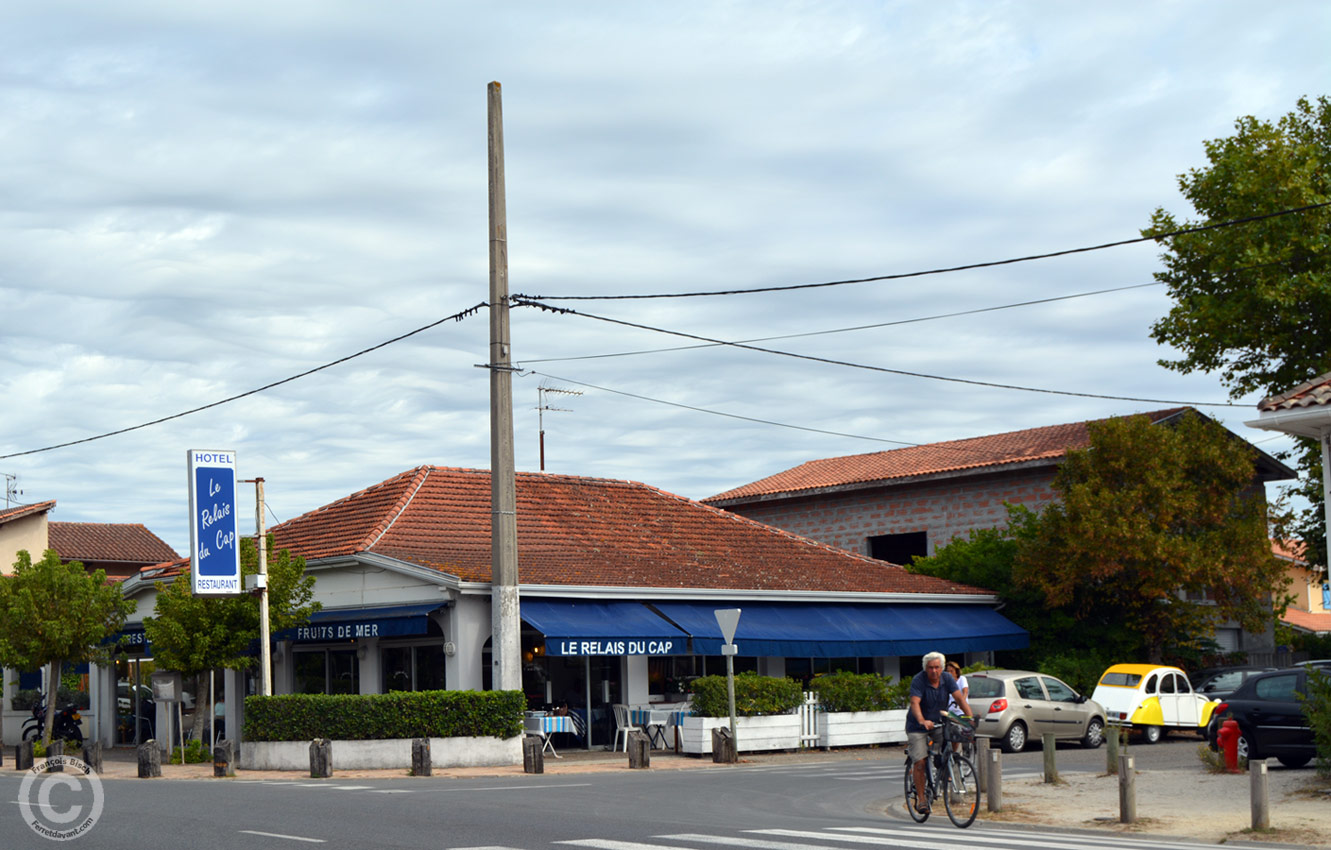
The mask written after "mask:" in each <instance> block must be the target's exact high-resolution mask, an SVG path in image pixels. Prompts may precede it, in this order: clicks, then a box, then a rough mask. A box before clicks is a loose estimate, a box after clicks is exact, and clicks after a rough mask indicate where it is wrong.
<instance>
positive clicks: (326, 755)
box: [310, 738, 333, 779]
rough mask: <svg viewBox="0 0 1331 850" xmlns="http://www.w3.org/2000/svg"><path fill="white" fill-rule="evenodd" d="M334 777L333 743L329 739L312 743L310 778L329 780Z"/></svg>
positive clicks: (320, 739) (321, 739) (318, 739)
mask: <svg viewBox="0 0 1331 850" xmlns="http://www.w3.org/2000/svg"><path fill="white" fill-rule="evenodd" d="M332 775H333V742H332V741H331V740H329V739H328V738H315V739H314V740H313V741H310V778H311V779H329V778H330V777H332Z"/></svg>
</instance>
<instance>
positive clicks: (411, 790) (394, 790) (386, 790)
mask: <svg viewBox="0 0 1331 850" xmlns="http://www.w3.org/2000/svg"><path fill="white" fill-rule="evenodd" d="M370 793H371V794H415V793H416V789H414V788H376V789H374V790H373V791H371V792H370Z"/></svg>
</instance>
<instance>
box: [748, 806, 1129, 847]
mask: <svg viewBox="0 0 1331 850" xmlns="http://www.w3.org/2000/svg"><path fill="white" fill-rule="evenodd" d="M938 814H939V815H942V812H938ZM944 817H946V816H945V815H944ZM942 822H943V823H944V824H946V823H947V821H946V820H944V821H942ZM902 827H903V828H902V829H901V830H900V831H898V830H890V831H889V830H883V831H882V835H881V837H877V836H873V837H871V836H867V835H864V836H858V835H846V836H840V837H838V836H836V835H827V834H825V833H810V832H802V831H800V830H794V829H755V830H749V831H750V832H757V833H760V834H762V835H790V836H795V837H802V836H811V835H817V836H820V837H824V838H830V839H832V840H833V841H847V842H852V843H856V844H873V845H876V846H879V847H882V846H887V847H903V846H910V847H934V846H937V839H938V830H937V829H933V828H931V827H915V828H912V827H909V826H906V825H905V824H902ZM925 830H927V832H925ZM903 834H905V835H917V836H919V838H920V840H919V841H909V840H907V839H903V838H902V835H903ZM1108 838H1110V839H1111V841H1110V842H1109V843H1110V844H1112V845H1114V846H1121V842H1119V841H1117V840H1116V839H1117V836H1108ZM957 840H958V841H960V842H961V843H963V844H981V845H988V844H1000V845H1007V846H1011V845H1013V844H1021V845H1023V846H1029V845H1031V844H1032V843H1033V842H1038V844H1037V845H1036V846H1038V847H1040V848H1042V850H1088V849H1089V848H1095V847H1103V846H1104V845H1105V841H1104V839H1100V838H1098V837H1097V838H1092V839H1085V838H1083V839H1080V840H1077V839H1073V840H1071V841H1067V840H1060V839H1059V838H1055V837H1052V836H1044V837H1043V838H1035V837H1032V836H1023V837H1017V836H1010V835H1009V834H1008V833H1007V831H1006V830H1005V831H1003V832H1001V833H1000V832H990V833H979V832H969V831H968V832H966V834H965V837H964V838H963V837H961V836H957Z"/></svg>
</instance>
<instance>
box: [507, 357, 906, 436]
mask: <svg viewBox="0 0 1331 850" xmlns="http://www.w3.org/2000/svg"><path fill="white" fill-rule="evenodd" d="M523 374H527V375H540V376H541V377H542V378H549V379H551V380H552V381H563V382H564V383H566V384H577V385H578V386H580V387H587V388H589V389H593V390H600V391H601V392H604V393H614V394H615V395H622V396H627V397H628V398H636V399H638V400H640V401H650V402H652V403H653V404H666V405H669V406H671V407H678V408H682V409H684V410H692V411H694V412H695V413H708V414H711V415H712V416H724V417H726V418H727V419H740V420H743V421H745V422H754V423H757V424H759V425H775V426H777V427H779V428H792V429H794V430H796V431H808V432H810V433H813V434H827V435H829V436H832V437H850V438H851V439H854V440H872V441H874V442H876V443H892V444H893V445H898V446H918V445H921V444H920V443H908V442H906V441H904V440H889V439H886V438H885V437H866V436H864V435H863V434H847V433H844V432H842V431H825V430H823V429H821V428H810V427H808V426H805V425H791V424H790V423H788V422H777V421H775V420H772V419H759V418H757V417H754V416H741V415H740V414H738V413H726V412H725V411H723V410H712V409H710V408H706V407H694V406H693V405H691V404H680V403H679V402H677V401H666V400H665V399H663V398H652V397H651V396H646V395H638V394H637V393H631V392H627V391H625V390H612V389H610V388H609V387H600V386H597V385H596V384H589V383H587V382H586V381H575V380H573V379H572V378H561V377H559V376H558V375H550V374H547V373H545V372H537V371H535V370H534V369H533V370H529V371H527V372H524V373H523Z"/></svg>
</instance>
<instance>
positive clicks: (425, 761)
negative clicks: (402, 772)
mask: <svg viewBox="0 0 1331 850" xmlns="http://www.w3.org/2000/svg"><path fill="white" fill-rule="evenodd" d="M411 775H412V776H433V775H434V763H433V762H432V761H431V760H430V739H429V738H412V739H411Z"/></svg>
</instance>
